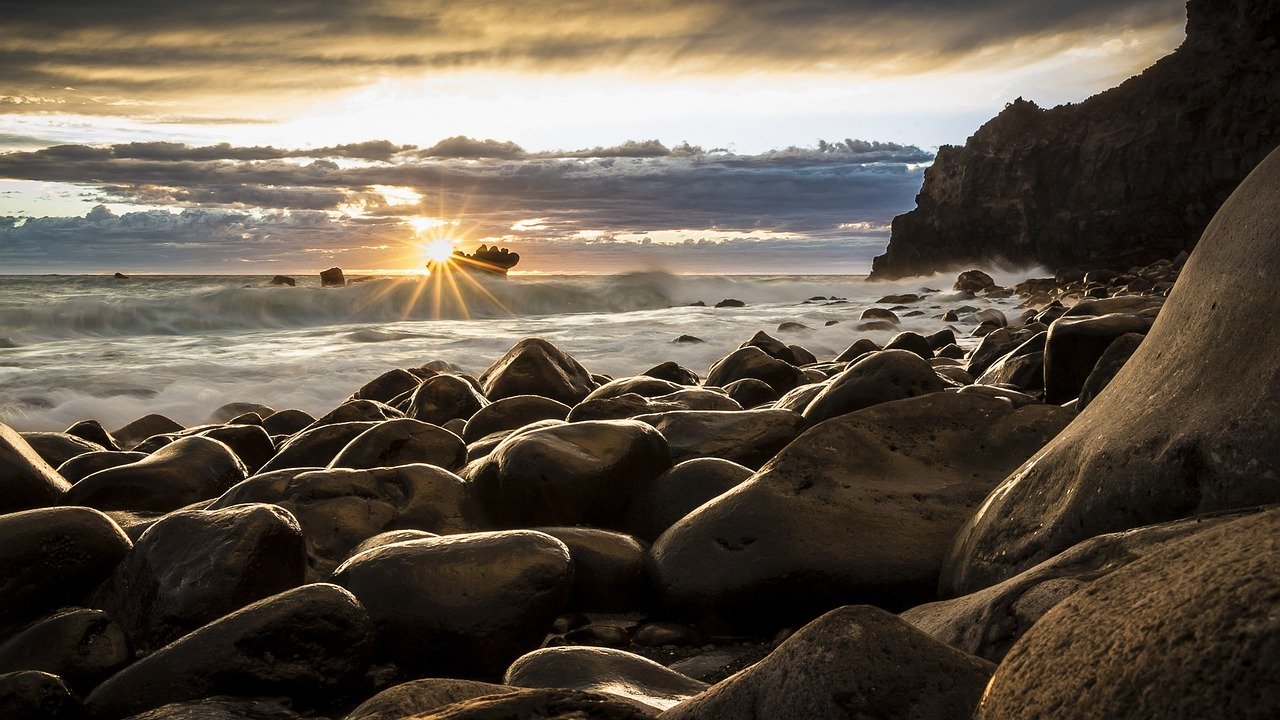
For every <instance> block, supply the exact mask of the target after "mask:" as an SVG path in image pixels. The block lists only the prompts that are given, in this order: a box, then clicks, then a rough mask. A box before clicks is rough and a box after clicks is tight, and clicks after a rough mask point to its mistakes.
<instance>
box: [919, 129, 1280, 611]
mask: <svg viewBox="0 0 1280 720" xmlns="http://www.w3.org/2000/svg"><path fill="white" fill-rule="evenodd" d="M1277 198H1280V153H1275V152H1273V153H1272V154H1271V155H1270V156H1269V157H1268V158H1267V159H1266V160H1265V161H1263V163H1262V164H1261V165H1259V166H1258V168H1257V169H1255V170H1254V171H1253V173H1251V174H1250V175H1249V177H1248V178H1247V179H1246V180H1245V181H1244V182H1243V183H1242V184H1241V185H1240V187H1239V188H1237V189H1236V191H1235V192H1234V193H1233V194H1232V196H1231V197H1230V199H1228V200H1227V202H1226V203H1225V204H1224V205H1223V206H1222V208H1221V209H1220V210H1219V211H1218V213H1217V215H1216V216H1215V217H1214V219H1213V221H1212V222H1211V223H1210V224H1209V227H1208V228H1207V229H1206V230H1205V232H1204V235H1203V236H1202V237H1201V239H1200V242H1199V244H1197V245H1196V248H1195V250H1194V252H1192V254H1191V257H1190V259H1189V260H1188V261H1187V264H1186V266H1185V267H1184V268H1183V270H1182V274H1181V275H1180V276H1179V277H1178V281H1177V283H1176V285H1175V286H1174V288H1173V290H1172V291H1171V292H1170V294H1169V297H1168V298H1167V299H1166V300H1165V303H1164V307H1163V309H1162V310H1161V311H1160V315H1159V317H1158V318H1157V319H1156V321H1155V324H1154V325H1153V326H1152V328H1151V331H1150V332H1149V333H1147V339H1146V340H1144V341H1143V342H1142V345H1141V346H1140V347H1139V348H1138V350H1137V351H1136V352H1135V353H1134V354H1133V356H1132V357H1131V358H1130V359H1129V361H1128V362H1127V363H1125V365H1124V367H1123V368H1122V369H1121V370H1120V371H1119V372H1118V373H1117V374H1116V376H1115V378H1114V379H1113V380H1112V381H1111V383H1110V384H1109V385H1108V386H1107V390H1106V391H1105V392H1103V393H1102V394H1101V395H1099V396H1098V397H1096V398H1094V400H1093V401H1092V402H1090V403H1089V404H1088V407H1086V408H1085V409H1084V411H1083V412H1081V413H1080V416H1079V417H1078V418H1077V419H1076V420H1075V422H1073V423H1072V424H1071V425H1070V426H1069V427H1067V428H1066V429H1065V430H1064V431H1063V432H1062V433H1061V434H1060V435H1059V436H1058V437H1056V438H1055V439H1054V440H1053V442H1052V443H1050V444H1049V445H1048V446H1047V447H1046V448H1045V449H1044V451H1043V452H1041V453H1039V454H1037V455H1036V456H1035V457H1034V458H1032V459H1030V461H1029V462H1027V463H1025V464H1024V465H1023V466H1022V467H1020V468H1018V469H1017V470H1016V471H1015V472H1013V473H1012V474H1011V475H1010V476H1009V477H1008V478H1007V479H1006V480H1005V482H1003V483H1002V484H1001V485H1000V486H999V487H997V488H996V489H994V490H993V491H992V493H991V495H990V497H989V498H988V499H987V501H986V502H984V503H983V505H982V506H981V507H980V508H979V510H978V512H977V513H976V514H975V516H974V518H973V519H972V520H971V521H970V522H969V523H968V524H966V526H965V528H964V529H963V531H962V532H961V533H959V534H958V535H957V538H956V543H955V546H954V548H953V552H952V555H951V558H950V559H949V561H948V567H947V571H946V573H945V575H944V590H945V591H946V592H947V593H948V594H957V595H958V594H965V593H968V592H972V591H975V590H978V589H981V588H983V587H988V586H990V585H994V584H995V583H997V582H1000V581H1002V580H1005V579H1007V578H1009V577H1012V576H1014V575H1016V574H1018V573H1019V572H1022V571H1023V570H1026V569H1027V568H1030V567H1032V566H1034V565H1036V564H1038V563H1040V562H1043V561H1044V560H1047V559H1048V558H1050V557H1053V556H1054V555H1056V554H1058V553H1060V552H1062V551H1063V550H1066V549H1067V548H1069V547H1071V546H1072V545H1075V544H1076V543H1078V542H1080V541H1082V540H1085V539H1087V538H1090V537H1093V536H1095V535H1101V534H1103V533H1108V532H1118V531H1120V530H1126V529H1129V528H1134V527H1140V526H1143V525H1152V524H1156V523H1160V522H1166V521H1170V520H1176V519H1178V518H1183V517H1190V516H1193V515H1202V514H1205V513H1209V512H1215V511H1219V510H1227V509H1231V508H1240V507H1249V506H1254V505H1263V504H1267V503H1272V502H1276V501H1280V483H1277V482H1276V481H1275V477H1276V476H1277V475H1278V474H1280V443H1277V442H1276V427H1277V423H1280V381H1278V380H1277V378H1276V376H1275V373H1274V370H1273V368H1272V367H1271V366H1270V364H1269V363H1265V362H1259V361H1258V358H1264V357H1273V356H1276V355H1280V327H1278V326H1276V324H1275V323H1274V322H1273V321H1272V319H1271V315H1272V313H1271V312H1270V309H1271V308H1272V307H1274V306H1275V305H1276V302H1277V301H1278V299H1280V296H1277V295H1276V293H1275V291H1274V287H1273V283H1272V281H1271V278H1270V276H1269V273H1267V272H1252V271H1250V272H1241V270H1240V269H1241V268H1274V267H1280V201H1278V200H1277ZM1031 518H1034V522H1032V521H1031V520H1030V519H1031Z"/></svg>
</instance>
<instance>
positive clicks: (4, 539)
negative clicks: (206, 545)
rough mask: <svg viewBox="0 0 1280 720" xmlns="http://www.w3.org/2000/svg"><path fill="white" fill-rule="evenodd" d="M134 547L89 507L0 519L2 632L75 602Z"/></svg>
mask: <svg viewBox="0 0 1280 720" xmlns="http://www.w3.org/2000/svg"><path fill="white" fill-rule="evenodd" d="M132 546H133V545H132V543H130V542H129V538H128V537H127V536H125V534H124V531H123V530H121V529H120V526H118V525H116V524H115V522H113V521H112V520H111V518H109V517H107V516H106V515H104V514H102V513H101V512H98V511H97V510H92V509H90V508H85V507H58V508H41V509H37V510H26V511H23V512H16V513H9V514H7V515H0V598H4V602H3V603H0V628H5V627H12V626H13V625H15V624H17V623H21V622H23V621H26V620H30V619H32V618H34V617H36V616H38V615H41V614H43V613H46V612H48V611H50V610H53V609H56V608H59V607H62V606H64V605H71V604H74V603H77V602H79V601H80V600H82V599H83V598H84V596H85V595H87V594H88V593H89V591H90V590H92V589H93V588H94V587H96V586H97V585H98V584H99V583H101V582H102V581H103V579H105V578H106V577H107V576H108V575H110V574H111V571H112V570H114V569H115V567H116V565H117V564H118V563H119V562H120V561H121V560H123V559H124V557H125V555H126V554H127V553H128V552H129V549H130V548H131V547H132Z"/></svg>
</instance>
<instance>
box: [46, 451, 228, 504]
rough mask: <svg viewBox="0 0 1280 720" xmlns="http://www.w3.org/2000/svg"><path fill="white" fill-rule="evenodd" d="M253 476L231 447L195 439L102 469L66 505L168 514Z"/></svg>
mask: <svg viewBox="0 0 1280 720" xmlns="http://www.w3.org/2000/svg"><path fill="white" fill-rule="evenodd" d="M248 475H249V471H248V470H247V469H246V468H245V466H244V463H243V462H241V461H240V458H239V457H237V456H236V454H235V453H234V452H232V451H231V448H229V447H227V446H226V445H224V444H223V443H220V442H218V441H217V440H213V439H211V438H207V437H202V436H199V435H193V436H191V437H184V438H180V439H178V440H175V441H173V442H172V443H169V444H168V445H165V446H164V447H163V448H160V449H159V450H157V451H155V452H154V453H152V454H151V455H149V456H147V457H146V458H145V459H143V460H139V461H137V462H134V463H129V464H128V465H119V466H116V467H113V468H108V469H106V470H99V471H98V472H96V473H94V474H92V475H90V476H88V477H86V478H84V479H83V480H81V481H80V482H78V483H76V484H75V485H73V486H71V489H69V490H67V492H66V494H65V495H63V496H62V503H63V504H64V505H85V506H88V507H94V508H98V509H99V510H132V511H146V512H161V513H163V512H169V511H170V510H177V509H178V508H180V507H184V506H187V505H190V504H191V503H194V502H197V501H199V500H208V499H212V498H216V497H218V496H219V495H221V494H222V493H224V492H226V491H227V490H228V489H229V488H230V487H231V486H232V485H235V484H236V483H238V482H240V481H241V480H244V479H245V478H246V477H248Z"/></svg>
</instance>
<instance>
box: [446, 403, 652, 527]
mask: <svg viewBox="0 0 1280 720" xmlns="http://www.w3.org/2000/svg"><path fill="white" fill-rule="evenodd" d="M669 467H671V454H670V451H669V450H668V449H667V442H666V440H665V439H663V436H662V434H661V433H659V432H658V431H657V430H655V429H653V428H652V427H650V426H649V425H646V424H645V423H642V422H636V421H634V420H600V421H590V422H580V423H571V424H568V425H559V426H555V427H548V428H542V429H540V430H533V431H530V432H520V433H516V434H513V435H512V436H510V437H508V438H507V439H506V440H503V441H502V442H501V443H500V444H499V445H498V446H497V447H496V448H494V450H493V452H491V453H489V455H487V456H486V457H484V458H482V459H480V460H476V461H475V462H472V463H471V464H469V465H467V467H466V468H464V469H463V472H462V474H463V476H464V477H466V478H467V479H468V480H469V481H470V485H471V487H472V488H474V490H475V492H476V497H477V498H478V499H479V501H480V503H481V506H482V507H483V508H484V510H485V511H486V513H487V515H488V516H489V518H490V519H491V520H492V521H493V522H495V523H497V524H498V526H499V527H532V526H538V525H591V526H594V527H601V528H618V527H619V523H620V521H621V518H622V513H623V511H624V510H625V509H626V507H627V505H629V504H630V502H631V501H632V499H633V498H634V497H636V496H637V495H638V494H640V493H642V492H644V490H645V488H647V487H648V486H649V485H650V484H651V483H652V482H653V480H654V479H655V478H657V477H658V476H659V475H661V474H662V473H663V472H665V471H666V470H667V468H669Z"/></svg>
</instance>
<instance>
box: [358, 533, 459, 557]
mask: <svg viewBox="0 0 1280 720" xmlns="http://www.w3.org/2000/svg"><path fill="white" fill-rule="evenodd" d="M433 537H440V536H439V535H438V534H436V533H433V532H427V531H426V530H388V531H386V532H382V533H378V534H377V535H374V536H373V537H371V538H369V539H368V540H365V541H364V542H361V543H360V544H359V545H357V546H355V547H354V548H352V550H351V552H350V553H349V554H348V555H347V557H345V558H343V560H349V559H351V558H353V557H355V556H357V555H359V554H360V553H362V552H364V551H365V550H372V549H374V548H380V547H382V546H383V545H392V544H394V543H402V542H408V541H410V540H425V539H426V538H433Z"/></svg>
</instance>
